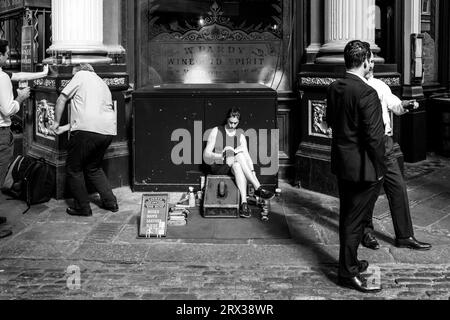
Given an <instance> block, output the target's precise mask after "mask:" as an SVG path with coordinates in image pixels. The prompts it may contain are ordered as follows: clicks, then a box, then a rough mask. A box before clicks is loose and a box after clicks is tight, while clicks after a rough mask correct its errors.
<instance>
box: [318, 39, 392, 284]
mask: <svg viewBox="0 0 450 320" xmlns="http://www.w3.org/2000/svg"><path fill="white" fill-rule="evenodd" d="M344 57H345V65H346V69H347V72H346V75H345V78H344V79H342V80H338V81H336V82H334V83H333V84H331V85H330V87H329V88H328V95H327V104H328V107H327V122H328V124H329V125H330V127H331V128H332V129H333V140H332V148H331V167H332V172H333V173H334V174H335V175H336V176H337V179H338V187H339V198H340V218H339V240H340V252H339V284H340V285H342V286H345V287H350V288H354V289H357V290H359V291H362V292H374V291H380V290H381V289H380V288H370V287H369V286H368V284H367V282H366V281H365V279H364V278H362V277H361V275H360V274H361V273H362V272H364V271H365V270H366V269H367V267H368V265H369V264H368V262H367V261H359V260H358V252H357V251H358V246H359V245H360V244H361V240H362V237H363V233H364V227H365V225H366V224H367V222H368V221H369V220H370V218H371V216H372V212H373V209H374V206H375V202H376V200H377V198H378V195H379V192H380V187H381V184H382V180H383V177H384V174H385V172H386V165H385V161H384V155H385V138H384V124H383V118H382V109H381V104H380V100H379V98H378V94H377V92H376V91H375V90H374V89H373V88H372V87H370V86H369V85H368V84H367V80H366V79H365V76H366V75H367V73H368V72H369V70H370V63H369V61H370V60H371V58H372V52H371V51H370V50H368V49H367V47H366V46H365V45H364V43H363V42H361V41H359V40H355V41H351V42H349V43H348V44H347V46H346V47H345V51H344Z"/></svg>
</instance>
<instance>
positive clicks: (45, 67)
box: [42, 64, 48, 76]
mask: <svg viewBox="0 0 450 320" xmlns="http://www.w3.org/2000/svg"><path fill="white" fill-rule="evenodd" d="M42 72H43V73H44V74H45V75H46V76H47V75H48V64H46V65H44V68H43V70H42Z"/></svg>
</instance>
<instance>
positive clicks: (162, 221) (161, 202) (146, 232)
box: [139, 193, 169, 238]
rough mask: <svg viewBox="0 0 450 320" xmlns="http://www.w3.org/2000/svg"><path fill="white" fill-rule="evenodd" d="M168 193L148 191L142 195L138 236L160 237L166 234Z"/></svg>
mask: <svg viewBox="0 0 450 320" xmlns="http://www.w3.org/2000/svg"><path fill="white" fill-rule="evenodd" d="M168 213H169V194H167V193H149V194H144V195H143V196H142V204H141V221H140V225H139V237H141V238H151V237H157V238H162V237H165V236H166V235H167V219H168Z"/></svg>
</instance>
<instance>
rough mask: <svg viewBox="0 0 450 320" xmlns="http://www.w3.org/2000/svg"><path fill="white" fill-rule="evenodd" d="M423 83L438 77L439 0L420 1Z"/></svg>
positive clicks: (433, 81)
mask: <svg viewBox="0 0 450 320" xmlns="http://www.w3.org/2000/svg"><path fill="white" fill-rule="evenodd" d="M422 33H423V34H424V40H423V63H424V85H425V86H430V85H431V86H432V85H436V84H437V83H438V79H439V0H423V1H422Z"/></svg>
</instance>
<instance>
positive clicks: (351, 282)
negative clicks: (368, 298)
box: [338, 275, 381, 293]
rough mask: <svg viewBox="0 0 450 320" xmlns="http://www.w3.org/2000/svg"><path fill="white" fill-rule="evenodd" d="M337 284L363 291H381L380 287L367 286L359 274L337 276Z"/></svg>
mask: <svg viewBox="0 0 450 320" xmlns="http://www.w3.org/2000/svg"><path fill="white" fill-rule="evenodd" d="M338 285H340V286H342V287H346V288H350V289H355V290H358V291H361V292H364V293H377V292H380V291H381V288H369V287H368V286H367V281H366V280H364V279H363V278H362V277H361V276H360V275H357V276H355V277H353V278H343V277H339V280H338Z"/></svg>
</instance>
